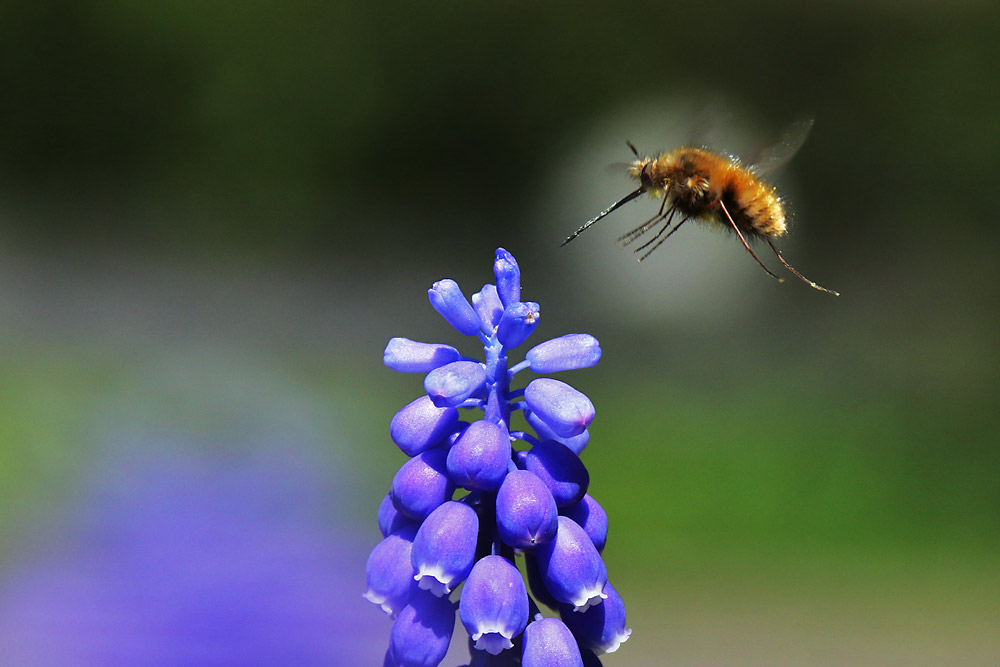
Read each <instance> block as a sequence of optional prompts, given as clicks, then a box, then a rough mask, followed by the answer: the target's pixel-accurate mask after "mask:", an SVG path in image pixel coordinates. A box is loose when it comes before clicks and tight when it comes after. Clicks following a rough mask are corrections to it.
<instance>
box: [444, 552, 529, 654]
mask: <svg viewBox="0 0 1000 667" xmlns="http://www.w3.org/2000/svg"><path fill="white" fill-rule="evenodd" d="M458 616H459V618H461V619H462V624H463V625H464V626H465V629H466V630H467V631H468V633H469V636H470V637H471V638H472V639H473V641H475V642H476V648H477V649H479V650H480V651H486V652H488V653H490V654H491V655H499V654H500V652H501V651H504V650H506V649H509V648H513V646H514V644H513V642H512V641H511V640H512V639H513V638H514V637H515V636H517V635H519V634H521V632H522V631H523V630H524V626H525V625H527V623H528V591H527V590H526V589H525V587H524V580H523V579H522V578H521V573H520V572H518V570H517V568H516V567H514V565H512V564H511V563H510V561H508V560H507V559H506V558H503V557H502V556H486V557H485V558H483V559H481V560H480V561H479V562H478V563H476V565H475V567H473V568H472V573H471V574H470V575H469V578H468V580H466V582H465V586H464V587H463V588H462V599H461V600H460V602H459V604H458Z"/></svg>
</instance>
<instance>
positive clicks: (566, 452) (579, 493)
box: [524, 440, 590, 507]
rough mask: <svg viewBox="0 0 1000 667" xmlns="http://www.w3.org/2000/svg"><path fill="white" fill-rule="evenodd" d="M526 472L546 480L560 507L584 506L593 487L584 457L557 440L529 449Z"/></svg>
mask: <svg viewBox="0 0 1000 667" xmlns="http://www.w3.org/2000/svg"><path fill="white" fill-rule="evenodd" d="M524 469H525V470H528V471H530V472H533V473H535V475H537V476H538V478H539V479H540V480H542V482H543V483H544V484H545V486H547V487H548V489H549V491H550V492H551V493H552V497H553V498H554V499H555V501H556V505H557V506H558V507H566V506H568V505H575V504H576V503H578V502H580V500H581V499H582V498H583V495H584V494H585V493H587V487H588V486H589V485H590V473H588V472H587V468H586V466H584V465H583V462H582V461H581V460H580V457H579V456H577V455H576V454H574V453H573V451H572V450H570V448H569V447H567V446H566V445H563V444H560V443H558V442H556V441H555V440H543V441H542V442H540V443H538V444H537V445H535V446H534V447H532V448H531V449H529V450H528V454H527V456H525V458H524Z"/></svg>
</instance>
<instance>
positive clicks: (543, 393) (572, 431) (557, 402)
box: [524, 378, 594, 438]
mask: <svg viewBox="0 0 1000 667" xmlns="http://www.w3.org/2000/svg"><path fill="white" fill-rule="evenodd" d="M524 400H525V402H527V404H528V408H529V409H530V410H531V411H532V412H533V413H535V415H536V416H537V417H538V418H539V419H541V420H542V421H543V422H545V424H546V425H547V426H548V427H549V428H551V429H552V430H553V431H555V433H556V435H559V436H560V437H563V438H571V437H573V436H574V435H579V434H580V433H583V432H584V431H585V430H586V429H587V427H588V426H590V422H591V421H592V420H593V419H594V404H593V403H591V402H590V399H589V398H587V397H586V396H585V395H584V394H583V393H581V392H579V391H577V390H576V389H574V388H573V387H571V386H569V385H568V384H566V383H565V382H560V381H559V380H553V379H551V378H538V379H536V380H532V381H531V383H530V384H529V385H528V386H527V387H526V388H525V390H524Z"/></svg>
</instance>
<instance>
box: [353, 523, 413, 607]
mask: <svg viewBox="0 0 1000 667" xmlns="http://www.w3.org/2000/svg"><path fill="white" fill-rule="evenodd" d="M416 532H417V527H416V526H410V527H408V528H404V529H402V530H400V531H399V532H398V533H395V534H393V535H390V536H389V537H387V538H385V539H384V540H382V541H381V542H379V543H378V545H377V546H376V547H375V548H374V549H372V552H371V555H369V556H368V564H367V566H365V577H366V578H367V580H368V590H367V591H366V592H365V594H364V596H363V597H364V598H365V599H366V600H368V601H369V602H371V603H372V604H376V605H378V606H380V607H382V611H384V612H385V613H387V614H388V615H389V618H396V614H398V613H399V612H400V611H402V609H403V607H405V606H406V605H407V603H409V601H410V597H411V596H412V595H413V592H414V591H416V590H417V585H416V583H415V582H414V581H413V566H412V565H411V564H410V551H411V549H412V547H413V536H414V535H415V534H416Z"/></svg>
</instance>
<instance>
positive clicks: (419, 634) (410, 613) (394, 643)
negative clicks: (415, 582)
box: [389, 590, 455, 667]
mask: <svg viewBox="0 0 1000 667" xmlns="http://www.w3.org/2000/svg"><path fill="white" fill-rule="evenodd" d="M454 628H455V606H454V604H452V602H451V600H449V599H448V598H447V597H443V598H439V597H437V596H435V595H431V594H430V593H428V592H427V591H419V590H418V591H416V592H415V593H414V594H413V597H412V598H410V603H409V604H408V605H406V607H404V608H403V610H402V611H401V612H399V615H398V616H397V617H396V622H395V623H393V625H392V634H391V635H390V636H389V651H390V652H391V654H392V657H393V658H394V659H395V660H396V663H397V664H398V665H400V667H436V666H437V665H439V664H441V661H442V660H444V656H445V654H447V653H448V645H449V644H450V643H451V633H452V631H453V630H454Z"/></svg>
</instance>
